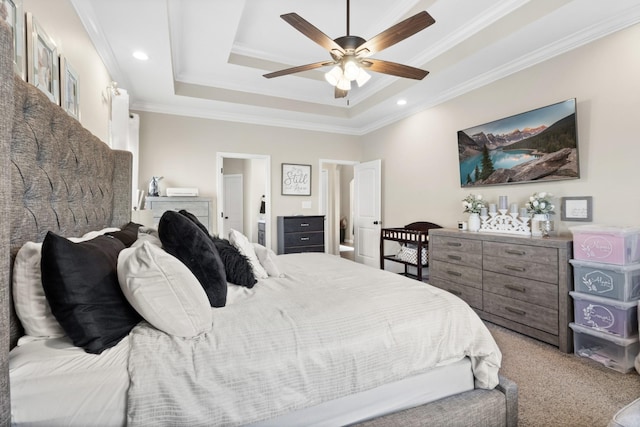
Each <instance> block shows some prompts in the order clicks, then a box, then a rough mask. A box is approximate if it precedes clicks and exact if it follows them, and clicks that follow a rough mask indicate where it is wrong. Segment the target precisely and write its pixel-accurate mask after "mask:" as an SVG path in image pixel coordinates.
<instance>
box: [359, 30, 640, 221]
mask: <svg viewBox="0 0 640 427" xmlns="http://www.w3.org/2000/svg"><path fill="white" fill-rule="evenodd" d="M638 40H640V25H636V26H634V27H632V28H630V29H627V30H624V31H621V32H619V33H616V34H613V35H611V36H609V37H606V38H603V39H601V40H599V41H596V42H594V43H591V44H589V45H587V46H584V47H581V48H579V49H576V50H574V51H572V52H569V53H566V54H564V55H561V56H559V57H556V58H554V59H551V60H549V61H547V62H545V63H542V64H539V65H538V66H535V67H532V68H530V69H528V70H525V71H522V72H519V73H517V74H515V75H512V76H510V77H508V78H505V79H502V80H500V81H497V82H495V83H493V84H491V85H488V86H486V87H483V88H481V89H478V90H475V91H473V92H471V93H468V94H466V95H463V96H460V97H458V98H456V99H454V100H452V101H449V102H447V103H445V104H442V105H439V106H437V107H435V108H431V109H429V110H426V111H423V112H421V113H418V114H415V115H414V116H412V117H409V118H407V119H405V120H402V121H400V122H398V123H395V124H393V125H390V126H388V127H386V128H384V129H381V130H378V131H376V132H372V133H371V134H369V135H367V136H366V137H364V138H363V141H362V147H363V152H364V156H363V160H370V159H377V158H381V159H383V187H384V190H383V219H384V224H385V225H386V226H388V227H396V226H402V225H404V224H407V223H409V222H412V221H416V220H426V221H432V222H435V223H438V224H440V225H442V226H446V227H455V226H456V223H457V221H458V220H466V217H467V214H463V213H462V207H461V200H462V199H463V198H464V197H465V196H466V195H467V194H469V193H470V192H473V193H474V194H477V193H480V194H482V195H483V196H484V197H485V198H492V199H494V200H497V198H498V196H499V195H507V196H509V200H510V202H516V203H519V204H524V202H525V201H526V200H527V198H528V197H529V196H530V195H531V194H532V193H533V192H539V191H550V192H552V193H554V195H555V196H557V197H561V196H593V219H594V222H595V223H602V224H619V225H640V191H638V188H637V173H636V171H637V170H638V164H639V162H640V141H638V138H639V137H638V135H639V132H638V123H639V119H640V78H638V76H640V49H639V48H638ZM569 98H577V120H578V147H579V161H580V174H581V178H580V179H579V180H570V181H557V182H548V183H543V182H541V183H533V184H512V185H501V186H490V187H477V188H471V190H470V188H461V187H460V184H459V169H458V151H457V133H456V132H457V131H458V130H460V129H465V128H467V127H470V126H473V125H478V124H482V123H486V122H489V121H493V120H496V119H500V118H503V117H507V116H510V115H513V114H517V113H521V112H524V111H528V110H531V109H534V108H538V107H542V106H545V105H549V104H552V103H555V102H558V101H563V100H565V99H569ZM559 219H560V211H559V207H558V210H557V215H555V218H554V220H555V221H556V226H557V227H556V228H558V226H559V229H560V231H561V232H563V233H568V232H569V231H568V229H567V226H573V225H580V224H581V223H577V222H572V223H568V222H567V223H562V224H559Z"/></svg>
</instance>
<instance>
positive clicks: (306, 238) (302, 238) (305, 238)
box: [300, 237, 309, 241]
mask: <svg viewBox="0 0 640 427" xmlns="http://www.w3.org/2000/svg"><path fill="white" fill-rule="evenodd" d="M300 240H302V241H307V240H309V238H308V237H301V238H300Z"/></svg>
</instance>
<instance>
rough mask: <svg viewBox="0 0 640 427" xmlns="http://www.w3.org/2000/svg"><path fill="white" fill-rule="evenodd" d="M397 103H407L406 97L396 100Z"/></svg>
mask: <svg viewBox="0 0 640 427" xmlns="http://www.w3.org/2000/svg"><path fill="white" fill-rule="evenodd" d="M396 104H397V105H407V100H406V99H398V101H396Z"/></svg>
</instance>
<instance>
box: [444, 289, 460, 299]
mask: <svg viewBox="0 0 640 427" xmlns="http://www.w3.org/2000/svg"><path fill="white" fill-rule="evenodd" d="M447 291H449V292H450V293H452V294H454V295H455V296H458V297H459V296H460V295H462V292H460V291H458V290H456V289H447Z"/></svg>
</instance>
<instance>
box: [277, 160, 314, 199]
mask: <svg viewBox="0 0 640 427" xmlns="http://www.w3.org/2000/svg"><path fill="white" fill-rule="evenodd" d="M282 195H283V196H310V195H311V165H296V164H291V163H283V164H282Z"/></svg>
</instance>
